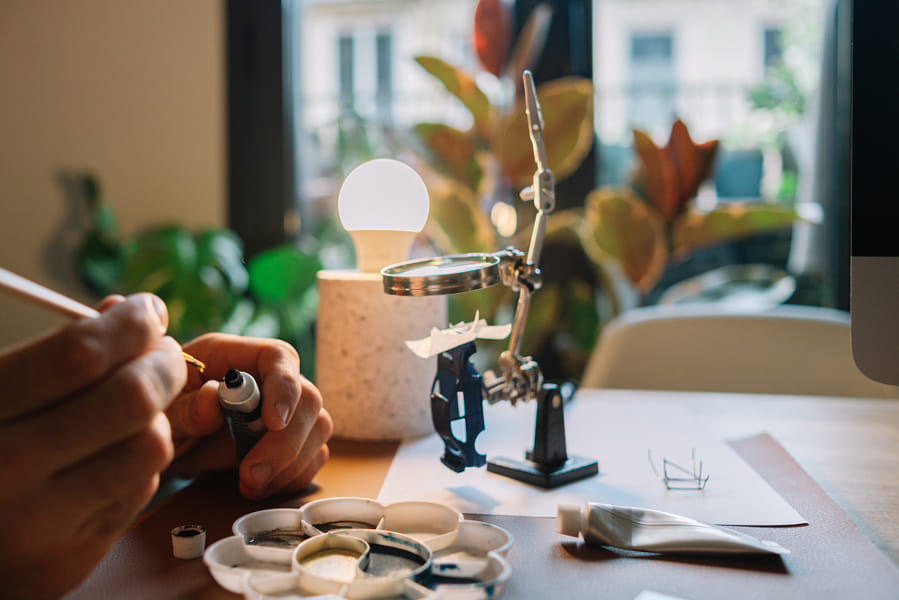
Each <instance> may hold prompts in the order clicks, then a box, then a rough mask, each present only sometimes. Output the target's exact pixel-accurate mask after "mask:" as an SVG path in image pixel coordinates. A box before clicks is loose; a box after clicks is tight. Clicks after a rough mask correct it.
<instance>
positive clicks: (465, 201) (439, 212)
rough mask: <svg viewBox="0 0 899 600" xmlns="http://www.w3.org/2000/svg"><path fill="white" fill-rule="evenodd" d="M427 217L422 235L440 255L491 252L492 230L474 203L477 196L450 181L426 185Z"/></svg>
mask: <svg viewBox="0 0 899 600" xmlns="http://www.w3.org/2000/svg"><path fill="white" fill-rule="evenodd" d="M428 191H429V195H430V201H431V208H430V216H429V217H428V221H427V223H425V229H424V231H425V234H426V235H427V236H428V237H429V238H430V239H431V240H432V241H433V242H434V244H435V245H436V246H437V247H438V249H439V250H440V252H441V253H442V254H461V253H466V252H495V251H496V250H498V249H499V248H497V247H496V244H497V242H496V231H495V229H494V228H493V224H492V223H491V222H490V219H489V217H488V216H487V215H486V214H485V213H484V211H483V210H481V208H480V206H479V205H478V198H477V195H476V194H475V193H474V192H473V191H472V190H471V189H469V188H468V187H466V186H464V185H461V184H459V183H457V182H454V181H449V180H441V181H439V182H435V183H433V184H432V185H431V186H430V189H429V190H428Z"/></svg>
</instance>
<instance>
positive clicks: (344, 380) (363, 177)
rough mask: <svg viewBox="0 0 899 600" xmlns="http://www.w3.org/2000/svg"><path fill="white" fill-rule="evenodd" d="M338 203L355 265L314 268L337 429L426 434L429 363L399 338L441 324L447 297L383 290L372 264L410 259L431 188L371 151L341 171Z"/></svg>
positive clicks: (355, 434)
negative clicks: (428, 298)
mask: <svg viewBox="0 0 899 600" xmlns="http://www.w3.org/2000/svg"><path fill="white" fill-rule="evenodd" d="M337 207H338V215H339V217H340V221H341V223H342V224H343V226H344V227H345V228H346V229H347V231H349V233H350V237H352V239H353V245H354V246H355V249H356V264H357V268H356V269H355V270H323V271H320V272H319V273H318V295H319V306H318V316H317V321H316V384H317V385H318V387H319V389H320V390H321V393H322V397H323V398H324V402H325V407H326V408H327V409H328V411H329V412H330V413H331V417H332V418H333V420H334V434H335V435H336V436H337V437H343V438H349V439H359V440H397V439H402V438H406V437H415V436H420V435H423V434H425V433H428V432H430V430H431V419H430V415H429V414H428V408H427V406H426V404H425V403H423V402H421V390H422V389H427V387H428V386H429V385H430V379H431V372H430V368H428V366H427V365H426V364H424V365H423V364H422V362H421V361H418V360H415V359H414V358H410V357H409V355H408V349H407V348H406V346H405V340H407V339H411V338H413V337H415V336H416V335H418V334H419V333H420V332H421V331H422V330H425V331H429V330H430V329H431V328H432V327H441V326H445V324H446V319H447V309H446V299H445V298H444V299H440V298H434V302H427V303H419V302H416V301H415V300H414V299H410V298H400V297H395V296H394V297H391V296H386V295H385V294H384V293H383V292H382V291H381V276H380V275H379V274H378V271H379V270H380V269H381V267H383V266H385V265H387V264H390V263H393V262H396V261H397V260H405V259H406V258H408V256H409V249H410V247H411V245H412V241H413V240H414V238H415V236H416V234H417V233H418V232H419V231H421V229H422V227H423V226H424V224H425V221H426V220H427V217H428V191H427V188H426V187H425V184H424V182H423V181H422V180H421V178H420V177H419V176H418V174H417V173H416V172H415V171H414V170H413V169H412V168H411V167H409V166H408V165H406V164H404V163H402V162H400V161H397V160H392V159H376V160H372V161H369V162H366V163H363V164H361V165H359V166H358V167H356V168H355V169H353V171H351V172H350V174H349V175H347V177H346V179H345V180H344V182H343V185H342V186H341V188H340V192H339V194H338V201H337Z"/></svg>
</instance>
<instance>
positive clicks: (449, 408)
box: [381, 71, 599, 488]
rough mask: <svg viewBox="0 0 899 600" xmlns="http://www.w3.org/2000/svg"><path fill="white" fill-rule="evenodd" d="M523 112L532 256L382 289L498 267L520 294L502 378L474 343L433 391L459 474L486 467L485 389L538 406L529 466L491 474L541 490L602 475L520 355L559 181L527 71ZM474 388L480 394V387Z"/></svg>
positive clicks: (451, 267)
mask: <svg viewBox="0 0 899 600" xmlns="http://www.w3.org/2000/svg"><path fill="white" fill-rule="evenodd" d="M523 79H524V91H525V107H526V111H527V116H528V124H529V127H530V131H529V133H530V138H531V144H532V146H533V149H534V161H535V162H536V163H537V169H536V171H535V172H534V178H533V183H532V185H531V186H529V187H527V188H525V189H524V190H522V191H521V198H522V199H523V200H531V199H533V201H534V205H535V207H536V208H537V216H536V219H535V221H534V228H533V231H532V232H531V240H530V246H529V247H528V252H527V255H525V254H524V253H522V252H521V251H520V250H517V249H515V248H507V249H505V250H501V251H499V252H496V253H493V254H486V255H477V254H472V255H458V256H456V257H446V258H438V259H429V260H425V261H407V262H405V263H399V264H397V265H392V266H390V267H386V268H385V269H383V270H382V271H381V274H382V277H383V279H384V291H385V292H387V293H388V294H399V295H412V296H418V295H432V294H446V293H456V292H460V291H469V290H475V289H479V288H481V287H487V286H489V285H493V284H494V283H496V277H495V272H494V269H496V270H498V272H499V279H500V280H501V281H502V283H503V284H504V285H506V286H508V287H510V288H511V289H512V290H513V291H517V292H518V304H517V306H516V309H515V319H514V321H513V325H512V332H511V335H510V339H509V349H508V350H505V351H503V352H502V354H500V356H499V360H498V366H499V370H500V374H499V375H498V376H497V375H495V374H493V373H492V372H489V371H488V372H486V373H484V377H483V381H481V377H480V376H479V375H477V371H476V370H475V369H474V366H473V365H471V363H470V362H469V357H470V356H471V355H472V354H473V353H474V352H475V347H474V343H473V342H470V343H468V344H464V345H462V346H459V347H457V348H454V349H452V350H450V351H447V352H443V353H441V355H440V356H439V357H438V372H437V376H436V377H435V381H434V385H435V386H437V385H438V384H439V387H440V392H439V393H434V392H433V390H432V395H431V407H432V418H433V420H434V428H435V430H436V431H437V432H438V433H439V434H440V435H441V437H442V438H443V440H444V447H445V453H444V456H443V458H442V459H441V460H442V462H443V463H444V464H445V465H447V466H448V467H449V468H451V469H453V470H454V471H462V470H464V469H465V467H467V466H475V467H477V466H483V464H484V458H485V457H484V455H482V454H478V453H477V451H476V450H475V438H476V437H477V435H478V434H479V433H480V432H481V431H483V429H484V417H483V410H482V408H481V404H482V397H481V396H482V394H481V392H482V389H483V390H484V391H486V394H487V400H488V402H490V403H491V404H493V403H495V402H498V401H500V400H507V401H509V402H511V403H512V404H513V405H514V404H515V403H517V402H518V401H519V400H522V401H527V400H531V399H536V400H537V419H536V425H535V431H534V447H533V449H532V450H530V451H528V452H526V454H525V460H524V461H518V460H512V459H506V458H498V459H495V460H491V461H488V463H487V470H488V471H490V472H493V473H497V474H500V475H504V476H506V477H510V478H513V479H517V480H519V481H524V482H527V483H531V484H534V485H539V486H542V487H547V488H550V487H555V486H558V485H562V484H564V483H568V482H571V481H575V480H578V479H583V478H585V477H590V476H592V475H595V474H596V473H598V472H599V466H598V464H597V462H596V461H595V460H592V459H588V458H583V457H574V456H572V457H569V456H568V453H567V448H566V443H565V420H564V406H565V403H566V401H567V399H568V398H565V397H563V392H562V390H561V389H560V388H559V387H558V386H556V385H553V384H550V383H546V382H544V380H543V374H542V372H541V371H540V367H539V365H538V364H537V362H536V361H535V360H533V359H532V358H531V357H529V356H526V357H525V356H521V339H522V335H523V333H524V326H525V322H526V321H527V313H528V309H529V307H530V300H531V294H533V293H534V291H536V290H537V289H539V288H540V285H541V283H542V277H541V273H540V268H539V266H538V265H539V262H540V254H541V252H542V250H543V238H544V235H545V232H546V221H547V218H548V215H549V213H551V212H552V211H553V209H554V208H555V177H554V176H553V174H552V171H550V170H549V169H548V168H547V167H546V150H545V146H544V142H543V115H542V114H541V113H540V106H539V103H538V102H537V92H536V87H535V85H534V80H533V77H532V76H531V73H530V72H529V71H525V72H524V74H523ZM475 388H476V389H475ZM459 394H461V395H462V396H463V401H464V414H463V413H462V411H460V409H459V403H458V402H459V399H458V396H459ZM460 419H465V423H466V439H465V440H464V441H463V440H460V439H459V438H457V437H456V436H455V435H454V434H453V432H452V421H456V420H460Z"/></svg>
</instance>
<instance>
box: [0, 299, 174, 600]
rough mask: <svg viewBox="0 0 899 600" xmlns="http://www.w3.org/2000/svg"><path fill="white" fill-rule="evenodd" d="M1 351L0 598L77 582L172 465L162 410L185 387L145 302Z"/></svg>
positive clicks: (47, 593) (155, 303) (122, 302)
mask: <svg viewBox="0 0 899 600" xmlns="http://www.w3.org/2000/svg"><path fill="white" fill-rule="evenodd" d="M101 313H102V314H101V315H100V317H99V318H96V319H93V318H87V319H81V320H79V321H77V322H75V323H73V324H71V325H69V326H67V327H65V328H63V329H61V330H60V331H58V332H56V333H54V334H52V335H50V336H48V337H45V338H43V339H40V340H37V341H35V342H31V343H28V344H26V345H24V346H21V347H18V348H14V349H10V350H6V351H4V352H2V353H0V379H2V381H3V385H4V394H3V395H4V398H3V400H2V402H0V456H2V457H3V461H2V463H0V531H2V532H3V538H4V543H3V544H2V545H0V581H2V582H3V592H2V595H3V597H4V598H29V599H35V598H50V597H57V596H59V595H61V594H62V593H63V592H65V591H66V590H68V589H70V588H72V587H74V586H75V585H77V584H78V583H79V582H80V581H81V579H83V578H84V577H85V576H86V575H87V574H88V573H90V571H91V570H92V569H93V568H94V566H95V565H96V564H97V563H98V562H99V561H100V559H101V558H102V557H103V556H104V555H105V554H106V552H107V551H108V550H109V548H110V547H111V546H112V544H113V543H114V542H115V540H116V539H118V537H119V536H120V535H121V533H122V531H123V530H124V529H125V528H126V527H127V526H128V525H129V524H130V523H131V521H132V520H133V519H134V517H135V516H136V515H137V513H138V512H139V511H140V509H141V508H142V507H143V506H144V505H145V504H146V503H147V502H148V501H149V499H150V498H151V497H152V495H153V493H154V492H155V491H156V488H157V486H158V482H159V473H160V472H161V471H162V470H163V469H165V467H166V466H167V465H168V463H169V461H170V460H171V458H172V456H173V448H172V442H171V433H170V429H169V425H168V421H167V420H166V418H165V415H164V414H163V413H162V410H163V409H165V408H166V407H167V406H168V405H169V402H170V401H171V400H172V398H174V397H175V395H176V394H177V393H178V392H179V391H180V390H181V389H182V388H183V387H184V383H185V380H186V377H187V369H186V367H185V364H184V359H183V357H182V355H181V348H180V347H179V346H178V344H177V343H176V342H175V341H174V340H172V339H171V338H169V337H165V330H166V327H167V324H168V313H167V312H166V309H165V305H164V304H163V303H162V302H161V301H160V300H159V299H158V298H156V297H155V296H151V295H150V294H136V295H134V296H131V297H129V298H127V299H124V298H121V297H119V298H114V299H108V300H107V301H106V302H105V303H104V306H102V307H101Z"/></svg>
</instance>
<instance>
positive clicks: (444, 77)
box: [415, 56, 490, 131]
mask: <svg viewBox="0 0 899 600" xmlns="http://www.w3.org/2000/svg"><path fill="white" fill-rule="evenodd" d="M415 61H416V62H417V63H418V64H419V65H421V66H422V67H423V68H424V69H425V70H426V71H427V72H428V73H430V74H431V75H433V76H434V77H436V78H437V79H438V80H439V81H440V83H442V84H443V85H444V87H446V89H447V90H448V91H449V92H450V93H451V94H452V95H453V96H455V97H456V98H458V99H459V100H460V101H461V102H462V104H464V105H465V107H466V108H467V109H468V110H469V111H471V115H472V117H474V125H475V129H477V130H478V131H487V127H488V125H489V124H488V119H489V117H490V101H489V100H487V96H486V95H485V94H484V92H482V91H481V88H479V87H478V86H477V84H476V83H475V81H474V79H472V77H471V76H470V75H468V74H466V73H464V72H463V71H460V70H459V69H457V68H456V67H454V66H453V65H451V64H449V63H448V62H446V61H444V60H442V59H440V58H437V57H434V56H417V57H415Z"/></svg>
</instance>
